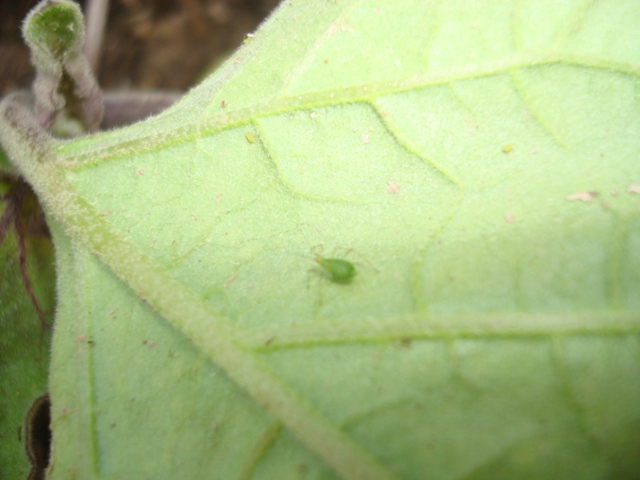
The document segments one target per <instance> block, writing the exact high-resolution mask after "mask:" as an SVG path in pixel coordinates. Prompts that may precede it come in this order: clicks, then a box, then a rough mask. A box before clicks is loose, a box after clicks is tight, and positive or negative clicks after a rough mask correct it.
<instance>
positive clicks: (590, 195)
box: [564, 192, 598, 203]
mask: <svg viewBox="0 0 640 480" xmlns="http://www.w3.org/2000/svg"><path fill="white" fill-rule="evenodd" d="M597 195H598V192H578V193H572V194H571V195H567V196H566V197H564V198H565V199H566V200H569V201H576V200H579V201H581V202H585V203H588V202H591V201H593V199H594V198H596V196H597Z"/></svg>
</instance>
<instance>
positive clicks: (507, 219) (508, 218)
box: [504, 213, 516, 223]
mask: <svg viewBox="0 0 640 480" xmlns="http://www.w3.org/2000/svg"><path fill="white" fill-rule="evenodd" d="M504 220H505V222H507V223H513V222H515V221H516V217H514V216H513V215H510V214H508V213H507V214H505V216H504Z"/></svg>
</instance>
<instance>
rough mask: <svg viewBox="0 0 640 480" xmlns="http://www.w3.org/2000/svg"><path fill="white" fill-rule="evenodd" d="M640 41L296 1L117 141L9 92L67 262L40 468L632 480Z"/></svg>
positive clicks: (595, 7) (560, 10) (554, 18)
mask: <svg viewBox="0 0 640 480" xmlns="http://www.w3.org/2000/svg"><path fill="white" fill-rule="evenodd" d="M639 27H640V8H638V5H637V2H635V1H633V0H619V1H606V2H605V1H600V2H598V1H596V2H584V1H575V2H566V3H563V4H562V5H560V4H558V3H557V2H544V1H543V2H541V1H536V2H533V1H531V2H493V1H485V2H481V1H476V2H439V3H438V2H429V3H427V2H423V1H418V0H415V1H409V0H405V1H394V2H382V3H380V2H368V1H343V2H314V1H311V0H307V1H302V0H301V1H291V2H286V3H284V4H283V5H282V6H281V8H280V9H279V10H278V11H277V13H276V14H275V15H274V16H273V17H272V18H271V19H270V20H269V21H268V22H267V23H265V24H264V25H263V26H262V27H261V29H260V31H259V32H257V34H256V36H255V38H253V39H252V40H251V41H250V42H248V43H247V44H246V45H245V46H244V47H243V48H241V49H240V50H239V51H238V52H237V53H236V55H235V56H234V57H233V58H231V59H230V60H229V61H228V62H227V63H226V64H225V65H224V66H223V67H222V68H221V69H220V70H219V71H217V72H216V73H215V74H214V75H213V76H211V77H210V78H208V79H207V80H206V81H205V82H204V83H203V84H202V85H200V86H199V87H197V88H195V89H194V90H192V91H191V92H190V93H189V94H188V95H187V96H186V97H185V98H184V99H183V100H182V101H180V102H179V103H178V104H176V105H175V106H174V107H172V108H170V109H169V110H168V111H166V112H165V113H164V114H162V115H160V116H158V117H155V118H152V119H149V120H147V121H145V122H143V123H139V124H137V125H134V126H132V127H129V128H127V129H122V130H115V131H112V132H105V133H101V134H97V135H92V136H89V137H84V138H80V139H76V140H69V141H60V140H54V139H52V138H51V137H49V136H48V135H47V134H45V133H44V132H43V131H42V130H41V129H40V127H39V126H38V125H37V124H36V123H35V122H34V120H33V119H32V117H31V116H30V114H29V113H28V111H27V110H26V109H25V108H24V107H23V106H22V103H21V100H20V99H19V98H18V97H12V98H10V99H7V100H5V102H4V103H3V105H2V108H1V111H0V119H1V122H2V128H0V140H1V141H2V144H3V147H4V148H5V149H6V151H7V152H8V154H9V156H10V158H11V159H12V161H13V162H14V163H15V164H16V165H17V167H18V168H19V169H20V171H21V172H22V173H23V174H24V175H25V176H26V177H27V178H28V179H29V181H30V182H31V183H32V184H33V185H34V187H35V189H36V190H37V192H38V194H39V195H40V196H41V198H42V200H43V202H44V204H45V206H46V208H47V209H48V212H49V218H50V220H51V228H52V231H53V234H54V239H55V245H56V256H57V274H58V297H59V305H58V312H57V319H56V329H55V337H54V342H53V360H52V362H53V364H52V371H51V378H50V394H51V401H52V418H53V423H52V427H53V435H54V447H53V448H54V450H53V463H52V466H51V468H50V472H49V473H50V476H51V478H70V477H75V478H82V479H84V478H145V477H148V478H177V477H180V478H182V477H184V478H219V479H231V478H241V479H248V478H251V479H292V478H318V479H319V478H322V479H329V478H349V479H376V478H380V479H382V478H403V479H414V478H415V479H422V478H429V479H434V478H435V479H460V478H473V479H482V478H563V479H565V478H566V479H573V478H575V479H592V478H593V479H595V478H634V477H635V476H636V475H637V472H638V471H639V470H640V460H639V457H638V455H637V452H638V451H639V449H640V433H639V432H640V409H639V408H638V405H640V381H639V380H640V342H639V338H640V336H639V335H638V333H639V332H640V195H639V194H638V191H640V185H639V184H640V162H638V159H637V155H638V154H637V152H638V151H639V150H640V135H638V133H639V132H640V115H639V113H640V103H639V100H638V95H637V92H638V88H639V87H640V81H639V79H638V75H639V74H640V67H639V65H640V28H639ZM323 258H335V259H338V260H342V261H344V262H348V263H349V264H351V265H353V266H354V267H355V269H356V274H355V276H354V278H353V279H352V281H351V282H349V283H338V282H334V281H332V279H331V275H332V274H331V272H327V271H325V270H326V269H325V270H323V266H322V259H323ZM318 262H320V263H318Z"/></svg>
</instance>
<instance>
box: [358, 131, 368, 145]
mask: <svg viewBox="0 0 640 480" xmlns="http://www.w3.org/2000/svg"><path fill="white" fill-rule="evenodd" d="M360 139H361V140H362V143H364V144H365V145H366V144H367V143H369V135H368V134H366V133H363V134H362V135H361V136H360Z"/></svg>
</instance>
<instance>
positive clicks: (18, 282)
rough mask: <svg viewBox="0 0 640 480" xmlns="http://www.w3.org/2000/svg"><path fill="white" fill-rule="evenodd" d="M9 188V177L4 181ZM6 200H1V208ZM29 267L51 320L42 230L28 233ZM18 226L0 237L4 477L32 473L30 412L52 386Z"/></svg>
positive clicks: (0, 474)
mask: <svg viewBox="0 0 640 480" xmlns="http://www.w3.org/2000/svg"><path fill="white" fill-rule="evenodd" d="M0 185H2V187H3V188H2V190H1V191H0V193H2V194H5V193H6V191H5V190H6V188H4V187H5V182H2V183H0ZM6 207H7V205H6V202H5V201H4V200H3V201H0V212H4V210H5V208H6ZM26 261H27V272H28V274H29V278H30V281H31V285H32V287H33V291H34V294H35V296H36V298H37V299H38V302H39V304H40V306H41V307H42V308H43V310H44V311H45V312H46V313H47V314H48V315H47V316H48V320H49V322H51V321H52V316H53V315H52V313H53V310H54V295H53V285H54V271H53V248H52V245H51V241H50V240H49V239H47V238H44V237H42V236H29V237H28V238H27V239H26ZM19 262H20V260H19V250H18V245H17V241H16V237H15V232H14V231H10V232H8V233H7V236H6V237H4V241H2V242H0V264H1V265H2V268H0V332H1V333H0V478H2V479H5V478H6V479H13V478H27V475H28V473H29V470H30V466H29V463H28V461H27V456H26V454H25V447H24V438H25V427H24V425H23V424H24V420H25V414H26V413H27V410H28V408H29V406H30V405H31V402H33V401H34V400H35V398H36V397H37V396H39V395H40V394H42V393H43V392H44V391H46V389H47V375H48V370H49V369H48V363H49V362H48V352H49V334H48V332H47V331H45V332H43V331H42V330H41V325H40V321H39V318H38V314H37V312H36V310H35V308H34V305H33V303H32V301H31V299H30V298H29V295H28V293H27V291H26V289H25V286H24V282H23V280H22V278H21V274H20V264H19Z"/></svg>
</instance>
